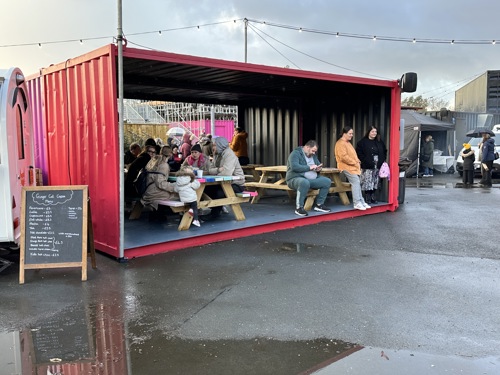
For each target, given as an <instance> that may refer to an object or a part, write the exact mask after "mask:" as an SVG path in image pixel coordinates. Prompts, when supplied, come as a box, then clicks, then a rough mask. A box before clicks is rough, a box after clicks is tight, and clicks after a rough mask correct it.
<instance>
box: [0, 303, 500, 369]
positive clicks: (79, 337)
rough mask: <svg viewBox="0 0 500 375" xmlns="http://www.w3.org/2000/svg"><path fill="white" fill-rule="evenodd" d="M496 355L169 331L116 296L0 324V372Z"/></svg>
mask: <svg viewBox="0 0 500 375" xmlns="http://www.w3.org/2000/svg"><path fill="white" fill-rule="evenodd" d="M499 367H500V358H492V357H488V358H469V357H459V356H439V355H432V354H428V353H416V352H411V351H407V350H393V349H384V348H375V347H363V346H362V345H357V344H352V343H347V342H343V341H340V340H332V339H326V338H320V339H314V340H301V341H279V340H275V339H272V338H252V339H240V340H236V339H219V340H206V339H204V340H197V339H185V338H180V337H177V336H169V335H168V334H166V333H165V332H164V331H161V330H159V329H156V328H155V327H152V326H149V325H148V324H146V323H144V322H142V321H140V320H134V321H129V322H126V321H125V319H124V318H123V306H120V305H117V304H111V305H104V304H102V303H100V304H96V305H88V306H84V305H83V304H77V305H76V307H75V306H73V307H72V308H68V309H65V310H62V311H60V312H57V313H55V314H54V315H52V316H51V317H49V318H44V319H42V320H40V321H39V322H36V323H34V324H32V325H31V326H30V327H26V328H23V329H21V330H19V331H10V332H0V369H1V370H0V372H1V373H2V374H11V375H28V374H29V375H33V374H39V375H41V374H43V375H78V374H82V375H83V374H86V375H110V374H117V375H129V374H130V375H131V374H138V375H142V374H145V375H149V374H189V375H191V374H193V375H196V374H217V375H234V374H245V375H267V374H269V375H306V374H307V375H313V374H314V375H334V374H377V375H392V374H397V373H404V374H407V375H420V374H428V373H436V374H445V373H451V374H457V373H460V374H471V375H472V374H491V375H493V374H497V373H498V368H499Z"/></svg>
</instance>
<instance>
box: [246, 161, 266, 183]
mask: <svg viewBox="0 0 500 375" xmlns="http://www.w3.org/2000/svg"><path fill="white" fill-rule="evenodd" d="M260 167H263V165H262V164H247V165H242V166H241V169H243V172H244V173H245V180H247V181H254V182H257V181H259V180H260V172H259V171H258V170H256V168H260Z"/></svg>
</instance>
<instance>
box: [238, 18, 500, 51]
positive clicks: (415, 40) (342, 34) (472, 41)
mask: <svg viewBox="0 0 500 375" xmlns="http://www.w3.org/2000/svg"><path fill="white" fill-rule="evenodd" d="M248 21H249V22H255V23H259V24H263V25H266V26H272V27H278V28H282V29H288V30H295V31H299V32H306V33H312V34H322V35H330V36H335V37H344V38H355V39H367V40H380V41H386V42H403V43H426V44H492V45H495V44H497V41H500V38H492V39H437V38H436V39H433V38H417V37H396V36H384V35H376V34H353V33H345V32H341V31H328V30H318V29H309V28H305V27H298V26H291V25H283V24H278V23H274V22H267V21H259V20H253V19H248Z"/></svg>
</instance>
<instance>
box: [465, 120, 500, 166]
mask: <svg viewBox="0 0 500 375" xmlns="http://www.w3.org/2000/svg"><path fill="white" fill-rule="evenodd" d="M491 130H492V131H493V133H494V134H495V137H494V138H493V139H495V151H497V152H500V124H497V125H493V127H492V129H491ZM481 141H482V138H471V139H469V140H468V141H467V143H469V144H470V146H471V149H473V150H474V155H475V156H476V161H475V162H474V174H481V162H480V160H481V159H480V154H479V143H481ZM463 150H464V149H463V148H462V149H461V150H460V151H463ZM463 163H464V160H463V158H462V157H461V156H460V154H459V155H458V157H457V162H456V169H457V171H458V174H459V175H460V176H462V175H463V174H464V166H463ZM493 173H494V174H500V159H497V160H495V161H494V162H493Z"/></svg>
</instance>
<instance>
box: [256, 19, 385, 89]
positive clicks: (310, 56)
mask: <svg viewBox="0 0 500 375" xmlns="http://www.w3.org/2000/svg"><path fill="white" fill-rule="evenodd" d="M249 25H251V24H249ZM258 30H259V31H260V32H261V33H263V34H264V35H266V36H268V37H269V38H271V39H273V40H275V41H276V42H278V43H280V44H282V45H284V46H285V47H287V48H290V49H291V50H293V51H295V52H298V53H300V54H302V55H304V56H307V57H309V58H311V59H313V60H316V61H319V62H322V63H324V64H327V65H331V66H334V67H336V68H339V69H344V70H347V71H350V72H353V73H359V74H364V75H367V76H370V77H375V78H381V79H390V78H386V77H381V76H377V75H374V74H370V73H364V72H361V71H358V70H354V69H350V68H346V67H344V66H340V65H337V64H334V63H331V62H328V61H325V60H322V59H320V58H317V57H314V56H312V55H309V54H307V53H305V52H302V51H299V50H298V49H296V48H293V47H291V46H289V45H288V44H285V43H283V42H281V41H279V40H278V39H276V38H274V37H273V36H271V35H269V34H267V33H266V32H264V31H262V30H261V29H258Z"/></svg>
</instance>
